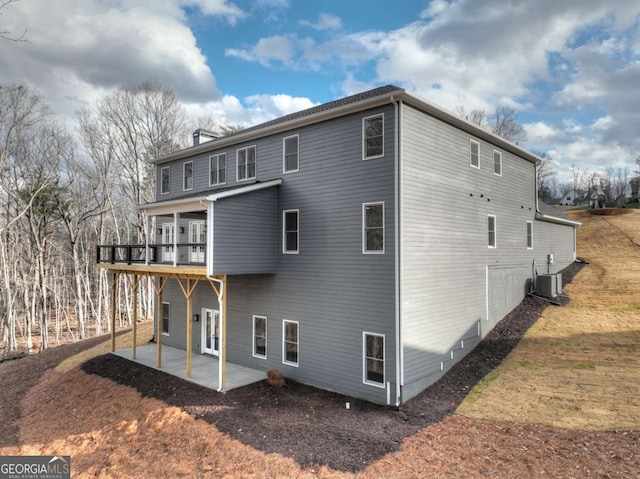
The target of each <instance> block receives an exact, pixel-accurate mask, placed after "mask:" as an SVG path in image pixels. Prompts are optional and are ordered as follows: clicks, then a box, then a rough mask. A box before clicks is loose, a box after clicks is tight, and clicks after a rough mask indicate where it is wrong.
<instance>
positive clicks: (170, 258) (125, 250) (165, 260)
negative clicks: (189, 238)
mask: <svg viewBox="0 0 640 479" xmlns="http://www.w3.org/2000/svg"><path fill="white" fill-rule="evenodd" d="M147 248H148V251H149V255H148V256H149V264H174V263H175V264H179V265H191V264H193V265H203V264H205V263H206V249H207V248H206V243H179V244H177V245H175V246H174V245H164V244H154V245H149V246H145V245H132V244H113V245H98V246H97V247H96V262H97V263H109V264H146V262H147ZM176 254H177V257H176V256H175V255H176Z"/></svg>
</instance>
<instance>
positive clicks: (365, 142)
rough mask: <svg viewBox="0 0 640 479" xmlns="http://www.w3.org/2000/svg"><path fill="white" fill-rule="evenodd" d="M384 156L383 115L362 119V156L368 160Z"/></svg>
mask: <svg viewBox="0 0 640 479" xmlns="http://www.w3.org/2000/svg"><path fill="white" fill-rule="evenodd" d="M381 156H384V115H375V116H369V117H367V118H363V120H362V158H363V159H365V160H369V159H371V158H379V157H381Z"/></svg>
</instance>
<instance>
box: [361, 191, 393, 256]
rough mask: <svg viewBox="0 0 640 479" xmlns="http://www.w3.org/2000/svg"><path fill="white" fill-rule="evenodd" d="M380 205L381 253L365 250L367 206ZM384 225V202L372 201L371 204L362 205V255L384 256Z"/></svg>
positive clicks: (385, 245) (385, 244)
mask: <svg viewBox="0 0 640 479" xmlns="http://www.w3.org/2000/svg"><path fill="white" fill-rule="evenodd" d="M373 205H382V251H368V250H367V206H373ZM386 236H387V233H386V223H385V218H384V201H374V202H372V203H362V254H384V252H385V250H386V247H387V242H386Z"/></svg>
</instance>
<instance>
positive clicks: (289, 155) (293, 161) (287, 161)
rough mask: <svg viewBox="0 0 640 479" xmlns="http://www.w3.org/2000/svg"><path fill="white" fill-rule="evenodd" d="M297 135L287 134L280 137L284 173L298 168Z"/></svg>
mask: <svg viewBox="0 0 640 479" xmlns="http://www.w3.org/2000/svg"><path fill="white" fill-rule="evenodd" d="M299 143H300V140H299V137H298V135H292V136H287V137H286V138H283V139H282V156H283V159H282V161H283V166H282V170H283V171H284V172H285V173H294V172H296V171H298V169H299V168H300V159H299V149H300V145H299Z"/></svg>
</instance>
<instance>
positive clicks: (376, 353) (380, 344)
mask: <svg viewBox="0 0 640 479" xmlns="http://www.w3.org/2000/svg"><path fill="white" fill-rule="evenodd" d="M363 358H364V364H363V376H364V378H363V379H364V383H365V384H370V385H372V386H378V387H384V335H383V334H374V333H367V332H365V333H363Z"/></svg>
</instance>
